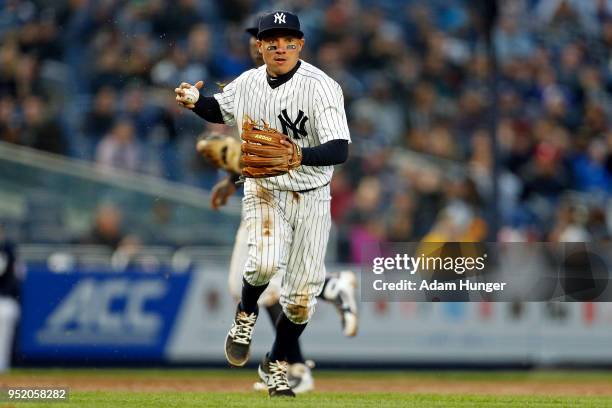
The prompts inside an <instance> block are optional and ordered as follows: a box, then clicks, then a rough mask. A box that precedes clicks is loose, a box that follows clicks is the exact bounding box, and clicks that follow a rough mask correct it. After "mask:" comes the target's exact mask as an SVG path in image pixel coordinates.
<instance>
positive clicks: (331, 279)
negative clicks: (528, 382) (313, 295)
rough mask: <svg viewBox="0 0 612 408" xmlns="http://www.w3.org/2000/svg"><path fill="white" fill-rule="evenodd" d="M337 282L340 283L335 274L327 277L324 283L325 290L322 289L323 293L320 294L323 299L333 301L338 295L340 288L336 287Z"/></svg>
mask: <svg viewBox="0 0 612 408" xmlns="http://www.w3.org/2000/svg"><path fill="white" fill-rule="evenodd" d="M336 283H338V278H337V277H335V276H327V277H325V283H324V284H323V290H321V294H320V295H319V296H318V297H320V298H321V299H325V300H329V301H333V300H334V299H336V296H338V290H337V289H336Z"/></svg>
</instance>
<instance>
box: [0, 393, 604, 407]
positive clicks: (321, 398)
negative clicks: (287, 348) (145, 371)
mask: <svg viewBox="0 0 612 408" xmlns="http://www.w3.org/2000/svg"><path fill="white" fill-rule="evenodd" d="M49 404H51V405H49ZM7 406H10V405H7ZM270 406H274V407H294V408H297V407H313V408H314V407H316V408H319V407H326V408H327V407H329V408H335V407H338V408H340V407H342V408H344V407H372V408H376V407H398V406H415V407H423V408H428V407H491V406H492V407H505V406H516V407H524V406H530V407H611V406H612V398H611V397H579V398H578V397H546V396H477V395H430V394H401V393H367V394H358V393H325V394H323V393H312V394H308V395H300V396H298V397H297V398H296V399H280V400H279V399H274V400H270V399H269V398H268V397H266V396H265V394H254V393H221V392H210V393H192V392H189V393H176V392H174V393H168V392H160V393H142V392H76V393H73V395H71V396H70V401H69V402H66V403H18V407H23V408H26V407H47V408H60V407H61V408H75V407H87V408H120V407H164V408H173V407H177V408H179V407H180V408H183V407H249V408H260V407H270ZM0 407H3V405H2V404H0ZM15 407H16V408H18V407H17V405H16V406H15Z"/></svg>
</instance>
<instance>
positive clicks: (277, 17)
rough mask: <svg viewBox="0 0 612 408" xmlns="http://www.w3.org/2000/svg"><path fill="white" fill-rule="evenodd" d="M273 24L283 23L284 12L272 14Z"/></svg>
mask: <svg viewBox="0 0 612 408" xmlns="http://www.w3.org/2000/svg"><path fill="white" fill-rule="evenodd" d="M274 24H285V13H276V14H274Z"/></svg>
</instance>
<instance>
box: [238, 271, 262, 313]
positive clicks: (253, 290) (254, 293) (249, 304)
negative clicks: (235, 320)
mask: <svg viewBox="0 0 612 408" xmlns="http://www.w3.org/2000/svg"><path fill="white" fill-rule="evenodd" d="M267 287H268V284H267V283H266V284H263V285H261V286H253V285H251V284H250V283H249V282H247V281H246V279H244V278H242V300H241V301H240V310H242V311H243V312H247V313H249V314H250V313H257V301H258V300H259V297H260V296H261V294H262V293H263V292H264V290H266V288H267Z"/></svg>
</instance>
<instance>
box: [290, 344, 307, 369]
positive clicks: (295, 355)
mask: <svg viewBox="0 0 612 408" xmlns="http://www.w3.org/2000/svg"><path fill="white" fill-rule="evenodd" d="M287 362H288V363H289V364H297V363H302V364H304V362H305V360H304V356H302V347H301V346H300V340H299V339H298V340H296V341H295V342H294V343H293V344H291V345H289V347H288V350H287Z"/></svg>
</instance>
